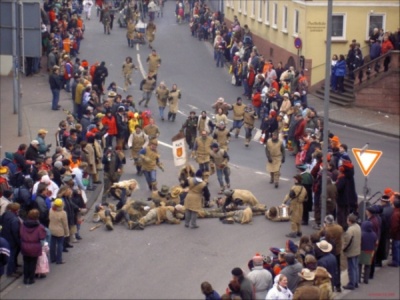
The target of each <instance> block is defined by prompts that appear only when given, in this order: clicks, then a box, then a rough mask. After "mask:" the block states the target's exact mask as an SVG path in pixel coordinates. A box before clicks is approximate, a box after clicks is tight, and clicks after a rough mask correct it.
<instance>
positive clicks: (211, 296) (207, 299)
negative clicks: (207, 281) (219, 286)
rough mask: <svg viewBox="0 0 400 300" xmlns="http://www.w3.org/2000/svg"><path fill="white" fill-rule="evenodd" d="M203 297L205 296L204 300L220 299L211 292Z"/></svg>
mask: <svg viewBox="0 0 400 300" xmlns="http://www.w3.org/2000/svg"><path fill="white" fill-rule="evenodd" d="M205 296H206V299H205V300H220V299H221V296H220V295H219V294H218V293H217V292H216V291H212V293H211V294H208V295H205Z"/></svg>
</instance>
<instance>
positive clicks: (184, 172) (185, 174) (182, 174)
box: [178, 164, 195, 184]
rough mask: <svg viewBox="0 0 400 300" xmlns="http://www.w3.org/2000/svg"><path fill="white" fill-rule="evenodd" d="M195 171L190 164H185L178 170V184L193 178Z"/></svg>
mask: <svg viewBox="0 0 400 300" xmlns="http://www.w3.org/2000/svg"><path fill="white" fill-rule="evenodd" d="M194 174H195V170H194V167H193V166H192V165H190V164H186V165H185V166H183V167H182V168H181V169H180V170H179V174H178V180H179V182H180V184H183V183H184V182H185V180H187V179H188V178H189V177H194Z"/></svg>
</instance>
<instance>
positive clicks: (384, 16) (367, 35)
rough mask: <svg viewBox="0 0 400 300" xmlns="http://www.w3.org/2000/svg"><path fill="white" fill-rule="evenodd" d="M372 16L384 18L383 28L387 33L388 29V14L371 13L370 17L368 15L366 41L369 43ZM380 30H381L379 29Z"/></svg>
mask: <svg viewBox="0 0 400 300" xmlns="http://www.w3.org/2000/svg"><path fill="white" fill-rule="evenodd" d="M371 16H373V17H378V16H381V17H382V28H383V29H384V30H385V31H387V29H386V13H383V12H382V13H375V12H374V13H369V14H368V15H367V22H366V23H367V28H366V29H365V31H366V33H365V40H366V41H367V40H369V26H370V22H371V19H370V17H371ZM379 29H380V28H379Z"/></svg>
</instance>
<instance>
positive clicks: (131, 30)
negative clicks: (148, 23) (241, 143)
mask: <svg viewBox="0 0 400 300" xmlns="http://www.w3.org/2000/svg"><path fill="white" fill-rule="evenodd" d="M135 27H136V26H135V23H134V22H133V21H132V20H128V24H126V39H127V40H128V47H131V48H133V46H134V45H135V43H134V42H133V40H134V39H135Z"/></svg>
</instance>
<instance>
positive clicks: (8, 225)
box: [0, 210, 21, 248]
mask: <svg viewBox="0 0 400 300" xmlns="http://www.w3.org/2000/svg"><path fill="white" fill-rule="evenodd" d="M0 220H1V222H0V225H1V226H2V227H3V228H2V229H1V231H0V236H2V237H3V238H5V239H6V240H7V242H8V243H9V244H10V248H15V247H19V246H20V244H21V241H20V238H19V227H20V220H19V218H18V216H17V215H16V214H15V213H13V212H11V211H9V210H8V211H6V212H5V213H4V214H3V215H2V216H1V218H0Z"/></svg>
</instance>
